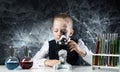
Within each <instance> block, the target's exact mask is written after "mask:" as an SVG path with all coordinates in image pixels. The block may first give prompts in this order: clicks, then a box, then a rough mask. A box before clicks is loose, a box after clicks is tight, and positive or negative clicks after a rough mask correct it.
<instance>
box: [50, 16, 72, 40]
mask: <svg viewBox="0 0 120 72" xmlns="http://www.w3.org/2000/svg"><path fill="white" fill-rule="evenodd" d="M70 22H71V21H69V19H68V20H67V21H66V20H65V19H63V18H56V19H55V20H54V22H53V28H52V32H53V36H54V38H55V40H56V42H57V41H59V39H60V37H61V32H62V31H66V36H67V39H69V38H70V36H72V34H73V29H71V24H70Z"/></svg>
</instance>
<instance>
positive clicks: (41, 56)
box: [32, 41, 49, 68]
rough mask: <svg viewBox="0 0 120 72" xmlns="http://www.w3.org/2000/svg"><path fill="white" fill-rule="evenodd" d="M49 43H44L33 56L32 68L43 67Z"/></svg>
mask: <svg viewBox="0 0 120 72" xmlns="http://www.w3.org/2000/svg"><path fill="white" fill-rule="evenodd" d="M48 49H49V43H48V41H46V42H45V43H44V44H43V46H42V48H41V49H40V50H39V51H38V52H37V53H36V54H35V56H34V57H33V58H32V59H33V68H39V67H40V66H44V61H45V60H47V58H46V55H48Z"/></svg>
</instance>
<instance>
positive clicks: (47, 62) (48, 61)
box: [44, 59, 59, 67]
mask: <svg viewBox="0 0 120 72" xmlns="http://www.w3.org/2000/svg"><path fill="white" fill-rule="evenodd" d="M44 63H45V66H50V67H53V66H54V65H55V64H58V63H59V60H57V59H54V60H46V61H45V62H44Z"/></svg>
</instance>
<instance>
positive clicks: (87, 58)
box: [78, 39, 93, 65]
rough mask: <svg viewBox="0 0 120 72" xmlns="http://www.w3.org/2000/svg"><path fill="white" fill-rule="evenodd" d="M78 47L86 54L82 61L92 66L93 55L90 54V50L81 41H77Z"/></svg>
mask: <svg viewBox="0 0 120 72" xmlns="http://www.w3.org/2000/svg"><path fill="white" fill-rule="evenodd" d="M78 45H79V48H81V49H83V50H85V51H86V53H87V54H86V56H85V57H83V59H84V60H85V61H86V62H88V63H89V64H90V65H92V54H93V53H92V52H91V50H89V49H88V48H87V46H86V45H85V44H84V42H83V41H82V40H81V39H79V40H78Z"/></svg>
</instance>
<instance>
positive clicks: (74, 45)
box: [68, 40, 86, 57]
mask: <svg viewBox="0 0 120 72" xmlns="http://www.w3.org/2000/svg"><path fill="white" fill-rule="evenodd" d="M68 45H69V48H70V52H72V51H76V52H77V53H78V54H79V55H81V56H82V57H84V56H86V51H85V50H83V49H81V48H79V46H78V44H77V43H76V42H75V41H73V40H70V41H69V42H68Z"/></svg>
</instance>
